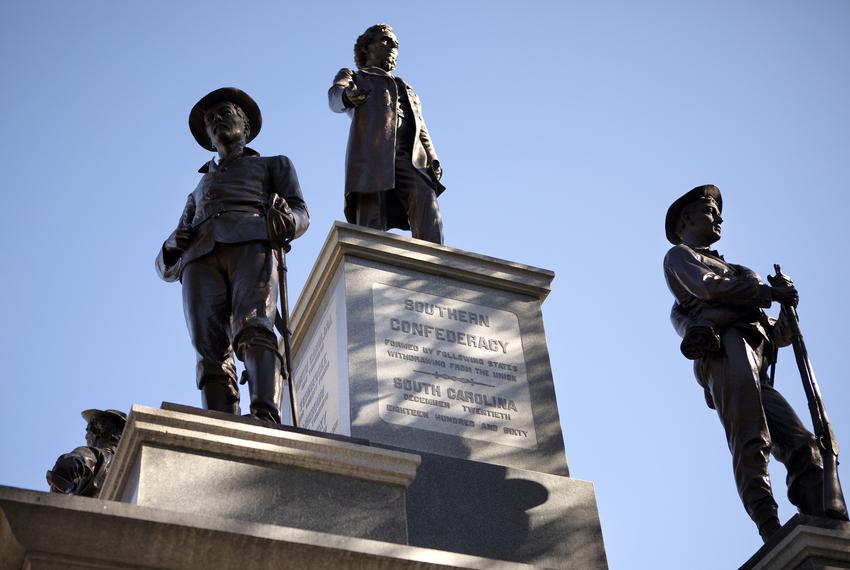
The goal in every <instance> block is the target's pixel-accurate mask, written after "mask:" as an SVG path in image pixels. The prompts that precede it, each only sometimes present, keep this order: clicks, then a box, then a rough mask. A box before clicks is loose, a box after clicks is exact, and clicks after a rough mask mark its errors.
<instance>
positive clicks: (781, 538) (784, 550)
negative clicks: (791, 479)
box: [740, 515, 850, 570]
mask: <svg viewBox="0 0 850 570" xmlns="http://www.w3.org/2000/svg"><path fill="white" fill-rule="evenodd" d="M839 569H850V523H847V522H842V521H837V520H832V519H824V518H819V517H810V516H806V515H795V516H794V517H792V518H791V520H790V521H788V522H787V523H785V525H784V526H783V527H782V530H780V531H779V533H777V535H776V536H775V537H773V538H772V539H771V540H770V542H768V543H767V544H765V545H764V546H763V547H761V548H760V549H759V550H758V551H757V552H756V553H755V554H754V555H753V557H752V558H750V559H749V560H747V562H746V563H745V564H744V565H743V566H741V568H740V570H839Z"/></svg>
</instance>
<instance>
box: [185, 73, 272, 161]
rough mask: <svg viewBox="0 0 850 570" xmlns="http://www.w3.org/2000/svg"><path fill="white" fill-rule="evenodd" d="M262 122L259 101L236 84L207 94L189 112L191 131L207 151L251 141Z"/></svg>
mask: <svg viewBox="0 0 850 570" xmlns="http://www.w3.org/2000/svg"><path fill="white" fill-rule="evenodd" d="M262 122H263V119H262V115H261V114H260V108H259V106H258V105H257V103H256V102H255V101H254V100H253V99H252V98H251V97H250V96H249V95H248V94H247V93H245V92H244V91H242V90H241V89H237V88H236V87H222V88H221V89H216V90H215V91H212V92H210V93H208V94H207V95H205V96H204V97H202V98H201V100H200V101H198V102H197V103H195V106H194V107H192V110H191V112H190V113H189V130H191V131H192V135H193V136H194V137H195V140H196V141H198V144H199V145H201V146H202V147H204V148H205V149H207V150H218V149H220V148H222V147H223V146H228V145H231V144H234V143H241V145H242V146H244V145H246V144H248V143H249V142H251V141H252V140H254V138H256V136H257V134H259V132H260V127H261V126H262Z"/></svg>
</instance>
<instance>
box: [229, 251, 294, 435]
mask: <svg viewBox="0 0 850 570" xmlns="http://www.w3.org/2000/svg"><path fill="white" fill-rule="evenodd" d="M226 251H227V256H228V260H227V261H228V263H227V266H228V275H229V277H230V282H231V303H232V306H233V315H232V323H231V329H232V330H233V346H234V348H235V349H236V355H237V356H238V358H239V359H240V360H241V361H242V362H244V363H245V372H246V373H247V377H248V389H249V392H250V394H251V415H253V416H255V417H257V418H259V419H262V420H265V421H269V422H272V423H276V424H279V423H280V404H281V399H282V396H283V379H282V377H281V357H280V355H279V353H278V350H277V337H276V335H275V333H274V319H275V314H276V309H277V298H278V268H277V258H276V257H275V256H274V255H273V253H272V250H271V246H270V245H269V244H268V243H265V242H251V243H246V244H240V245H235V246H227V247H226Z"/></svg>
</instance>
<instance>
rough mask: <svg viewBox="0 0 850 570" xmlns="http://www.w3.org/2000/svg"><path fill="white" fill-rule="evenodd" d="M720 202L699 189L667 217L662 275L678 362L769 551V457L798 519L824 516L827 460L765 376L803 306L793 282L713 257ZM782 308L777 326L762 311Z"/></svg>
mask: <svg viewBox="0 0 850 570" xmlns="http://www.w3.org/2000/svg"><path fill="white" fill-rule="evenodd" d="M722 208H723V199H722V196H721V194H720V190H719V189H718V188H717V187H716V186H713V185H706V186H699V187H697V188H694V189H693V190H691V191H690V192H688V193H686V194H685V195H684V196H682V197H681V198H679V199H678V200H676V201H675V202H674V203H673V204H672V205H671V206H670V208H669V209H668V211H667V218H666V222H665V229H666V233H667V239H668V240H669V241H670V243H672V244H673V247H672V248H671V249H670V250H669V251H668V252H667V255H666V257H665V258H664V275H665V277H666V279H667V285H668V287H669V288H670V291H671V292H672V293H673V296H674V297H675V298H676V301H675V303H674V305H673V310H672V314H671V320H672V321H673V325H674V327H675V328H676V330H677V332H678V333H679V334H680V335H681V336H682V337H683V341H682V347H681V349H682V352H683V353H684V354H685V356H687V357H688V358H690V359H692V360H695V366H694V371H695V374H696V377H697V380H698V382H699V384H700V385H701V386H702V387H703V389H704V392H705V397H706V402H707V403H708V405H709V407H711V408H713V409H715V410H717V415H718V416H719V417H720V422H721V423H722V424H723V428H724V430H725V432H726V441H727V443H728V445H729V450H730V451H731V452H732V464H733V471H734V474H735V482H736V484H737V487H738V493H739V495H740V496H741V500H742V501H743V503H744V507H745V508H746V510H747V513H748V514H749V515H750V517H751V518H752V519H753V521H754V522H755V523H756V525H757V526H758V529H759V533H760V534H761V536H762V538H763V539H764V540H765V542H766V541H767V540H768V539H769V538H770V537H771V536H772V535H773V534H774V533H775V532H776V531H777V530H779V528H780V524H779V519H778V516H777V504H776V501H775V500H774V498H773V494H772V492H771V485H770V477H769V474H768V459H769V456H770V453H771V452H772V453H773V455H774V457H776V458H777V459H778V460H779V461H780V462H782V463H783V464H784V465H785V467H786V468H787V470H788V477H787V483H788V499H789V500H790V501H791V503H792V504H793V505H795V506H796V507H797V508H798V509H799V510H800V512H801V513H803V514H808V515H814V516H837V518H843V519H845V520H846V516H847V515H846V510H845V512H844V513H843V515H842V514H841V513H838V514H836V513H829V512H824V507H823V500H822V497H823V488H824V472H823V459H822V456H821V452H820V449H819V447H818V443H817V441H816V439H815V437H814V436H813V435H812V433H811V432H810V431H809V430H808V429H806V427H805V426H804V425H803V423H802V422H801V421H800V419H799V418H798V417H797V414H796V413H795V412H794V410H793V409H792V408H791V406H790V405H789V404H788V402H787V401H786V400H785V398H783V397H782V395H781V394H780V393H779V392H778V391H777V390H776V389H775V388H774V387H773V378H772V377H771V375H769V374H768V368H769V366H770V364H771V363H773V362H775V360H776V350H777V347H781V346H787V345H788V344H789V343H790V336H789V332H790V328H791V327H790V325H789V322H788V318H789V315H788V314H787V313H788V311H787V310H786V308H785V307H796V305H797V301H798V299H799V296H798V293H797V290H796V288H795V287H794V285H793V283H791V281H790V279H784V280H779V279H774V280H772V283H773V286H769V285H766V284H765V283H763V282H762V280H761V278H760V277H759V276H758V275H757V274H756V273H755V272H754V271H752V270H751V269H748V268H746V267H744V266H742V265H736V264H733V263H729V262H727V261H726V260H725V259H724V258H723V256H722V255H720V254H719V253H718V252H717V251H715V250H712V249H711V248H710V246H711V244H713V243H714V242H716V241H717V240H719V239H720V225H721V223H722V222H723V219H722V218H721V216H720V213H721V210H722ZM773 302H779V303H782V304H783V309H782V310H781V311H780V316H779V319H778V320H774V319H772V318H770V317H768V316H767V315H766V314H765V313H764V311H763V309H765V308H768V307H770V306H771V304H772V303H773Z"/></svg>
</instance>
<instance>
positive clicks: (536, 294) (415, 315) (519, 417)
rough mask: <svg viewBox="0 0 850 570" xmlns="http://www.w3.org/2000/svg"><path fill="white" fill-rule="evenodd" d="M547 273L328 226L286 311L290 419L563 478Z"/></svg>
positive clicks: (308, 425) (564, 465)
mask: <svg viewBox="0 0 850 570" xmlns="http://www.w3.org/2000/svg"><path fill="white" fill-rule="evenodd" d="M553 277H554V274H553V273H552V272H551V271H547V270H544V269H538V268H535V267H530V266H527V265H522V264H519V263H514V262H510V261H504V260H500V259H495V258H491V257H486V256H482V255H477V254H473V253H469V252H465V251H462V250H459V249H455V248H451V247H446V246H441V245H436V244H432V243H429V242H425V241H421V240H416V239H409V238H405V237H400V236H396V235H393V234H389V233H386V232H380V231H375V230H371V229H367V228H363V227H359V226H353V225H350V224H344V223H341V222H337V223H335V224H334V225H333V227H332V228H331V231H330V234H329V235H328V238H327V241H326V242H325V245H324V247H323V249H322V252H321V254H320V255H319V258H318V260H317V261H316V264H315V266H314V267H313V270H312V272H311V274H310V277H309V279H308V281H307V283H306V285H305V287H304V293H303V294H302V295H301V297H300V298H299V299H298V301H297V303H296V304H295V306H294V308H293V311H292V318H291V324H292V328H293V337H292V349H293V361H294V378H295V394H296V396H295V400H296V410H297V414H298V421H299V425H300V426H303V427H306V428H309V429H315V430H319V431H323V432H329V433H338V434H345V435H351V436H354V437H360V438H365V439H368V440H370V441H372V442H373V443H382V444H387V445H394V446H398V447H402V448H406V449H410V450H414V451H425V452H429V453H435V454H439V455H443V456H448V457H455V458H459V459H469V460H473V461H479V462H484V463H491V464H495V465H502V466H506V467H513V468H518V469H527V470H532V471H538V472H541V473H549V474H553V475H567V474H568V471H567V461H566V454H565V451H564V441H563V436H562V434H561V425H560V418H559V416H558V408H557V405H556V403H555V390H554V386H553V380H552V370H551V367H550V364H549V354H548V350H547V344H546V338H545V333H544V329H543V317H542V312H541V304H542V303H543V300H544V299H545V298H546V296H547V294H548V293H549V290H550V283H551V281H552V279H553Z"/></svg>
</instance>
